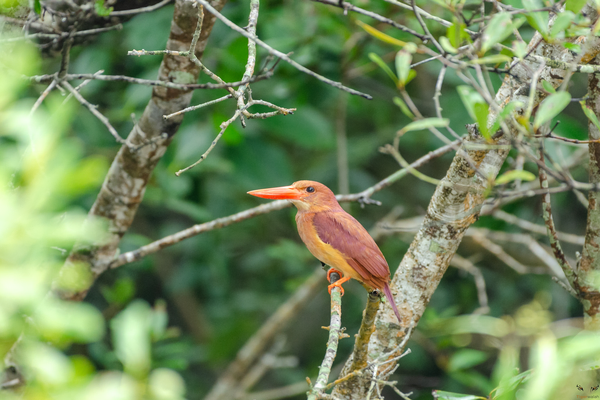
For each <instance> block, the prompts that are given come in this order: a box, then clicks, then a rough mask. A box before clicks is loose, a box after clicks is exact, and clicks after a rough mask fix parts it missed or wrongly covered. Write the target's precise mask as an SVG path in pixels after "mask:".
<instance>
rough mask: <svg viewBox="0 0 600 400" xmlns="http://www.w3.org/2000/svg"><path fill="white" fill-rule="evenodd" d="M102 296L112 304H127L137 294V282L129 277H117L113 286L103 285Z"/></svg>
mask: <svg viewBox="0 0 600 400" xmlns="http://www.w3.org/2000/svg"><path fill="white" fill-rule="evenodd" d="M100 292H101V293H102V296H104V298H105V299H106V301H107V302H108V303H110V304H118V305H123V304H127V303H128V302H129V301H130V300H131V299H132V298H133V296H134V294H135V283H134V281H133V280H132V279H131V278H129V277H123V278H120V279H117V281H116V282H115V283H114V285H113V286H112V287H108V286H102V287H101V288H100Z"/></svg>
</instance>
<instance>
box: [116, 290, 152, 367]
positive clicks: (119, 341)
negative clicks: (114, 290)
mask: <svg viewBox="0 0 600 400" xmlns="http://www.w3.org/2000/svg"><path fill="white" fill-rule="evenodd" d="M151 324H152V310H151V309H150V307H149V306H148V304H147V303H146V302H144V301H141V300H136V301H134V302H133V303H131V304H130V305H129V306H127V308H126V309H125V310H123V311H121V312H120V313H119V314H118V315H117V316H116V317H115V318H114V319H113V320H112V321H111V324H110V325H111V328H112V338H113V344H114V347H115V354H116V355H117V357H118V358H119V360H120V361H121V362H122V363H123V366H124V368H125V371H126V372H128V373H130V374H132V375H133V376H137V377H143V376H145V375H146V374H147V373H148V371H149V370H150V328H151Z"/></svg>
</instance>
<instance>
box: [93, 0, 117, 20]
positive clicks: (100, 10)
mask: <svg viewBox="0 0 600 400" xmlns="http://www.w3.org/2000/svg"><path fill="white" fill-rule="evenodd" d="M94 10H96V14H98V15H99V16H101V17H108V16H109V15H110V13H111V12H112V11H113V7H108V8H106V7H105V6H104V0H96V1H95V2H94Z"/></svg>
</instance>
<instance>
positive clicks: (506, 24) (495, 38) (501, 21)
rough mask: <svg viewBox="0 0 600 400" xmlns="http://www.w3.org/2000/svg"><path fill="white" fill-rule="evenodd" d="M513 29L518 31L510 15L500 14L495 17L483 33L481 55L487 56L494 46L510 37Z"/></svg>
mask: <svg viewBox="0 0 600 400" xmlns="http://www.w3.org/2000/svg"><path fill="white" fill-rule="evenodd" d="M513 29H516V26H515V24H513V23H512V20H511V17H510V14H508V13H505V12H500V13H497V14H496V15H494V16H493V17H492V19H491V20H490V22H489V23H488V25H487V26H486V28H485V31H484V32H483V36H482V39H481V53H482V54H485V53H486V52H487V51H488V50H490V49H491V48H492V47H494V45H496V44H498V43H500V42H502V41H503V40H504V39H506V38H507V37H509V36H510V35H511V34H512V32H513Z"/></svg>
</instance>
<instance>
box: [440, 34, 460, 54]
mask: <svg viewBox="0 0 600 400" xmlns="http://www.w3.org/2000/svg"><path fill="white" fill-rule="evenodd" d="M439 42H440V45H441V46H442V48H443V49H444V50H446V51H447V52H448V53H450V54H456V53H458V50H457V49H456V48H455V47H454V46H452V43H451V42H450V40H448V38H447V37H446V36H440V40H439Z"/></svg>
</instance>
